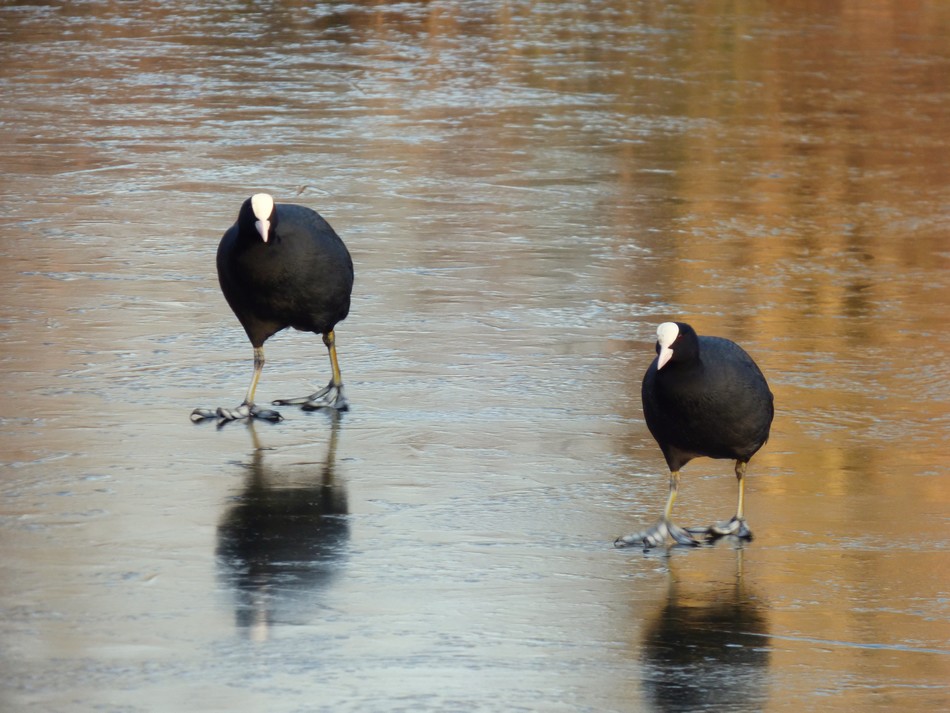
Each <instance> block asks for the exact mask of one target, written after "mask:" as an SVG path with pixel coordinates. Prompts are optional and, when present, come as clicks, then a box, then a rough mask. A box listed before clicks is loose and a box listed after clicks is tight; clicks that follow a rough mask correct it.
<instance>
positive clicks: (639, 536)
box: [614, 470, 699, 549]
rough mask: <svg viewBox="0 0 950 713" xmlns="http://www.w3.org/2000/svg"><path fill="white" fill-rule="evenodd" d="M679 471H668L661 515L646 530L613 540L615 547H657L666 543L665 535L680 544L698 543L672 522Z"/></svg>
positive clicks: (692, 544)
mask: <svg viewBox="0 0 950 713" xmlns="http://www.w3.org/2000/svg"><path fill="white" fill-rule="evenodd" d="M679 485H680V472H679V471H678V470H673V471H670V493H669V496H667V498H666V508H665V509H664V510H663V517H662V518H660V520H659V521H658V522H657V523H656V524H655V525H653V526H652V527H648V528H647V529H646V530H641V531H640V532H635V533H633V534H630V535H624V536H623V537H618V538H617V539H616V540H614V546H615V547H629V546H630V545H639V546H642V547H643V548H644V549H646V548H650V547H659V546H660V545H662V544H664V543H666V538H667V535H669V536H670V537H671V538H673V540H674V541H675V542H677V543H678V544H680V545H690V546H695V545H698V544H699V542H698V541H696V540H695V539H694V538H693V536H692V535H691V534H690V533H689V532H687V531H686V530H684V529H683V528H682V527H679V526H677V525H674V524H673V519H672V515H673V503H675V502H676V494H677V493H678V492H679Z"/></svg>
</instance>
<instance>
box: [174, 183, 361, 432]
mask: <svg viewBox="0 0 950 713" xmlns="http://www.w3.org/2000/svg"><path fill="white" fill-rule="evenodd" d="M217 262H218V281H219V282H220V283H221V291H222V292H223V293H224V298H225V299H226V300H227V301H228V304H229V305H230V306H231V309H232V310H233V312H234V314H235V315H236V316H237V318H238V320H239V321H240V322H241V325H242V326H243V327H244V331H245V332H247V336H248V339H250V340H251V345H252V346H253V347H254V373H253V376H252V377H251V384H250V386H249V387H248V390H247V395H246V396H245V398H244V402H243V403H242V404H241V405H240V406H238V407H237V408H236V409H226V408H218V409H217V410H211V409H205V408H198V409H195V410H194V411H193V412H192V414H191V419H192V420H193V421H195V422H197V421H202V420H204V419H207V418H214V417H217V418H219V419H221V420H223V421H232V420H235V419H239V418H261V419H266V420H269V421H279V420H281V418H282V417H281V415H280V414H279V413H277V412H276V411H274V410H272V409H263V408H260V407H259V406H257V405H256V404H255V403H254V394H255V391H256V389H257V382H258V380H259V379H260V376H261V371H262V370H263V368H264V342H265V341H267V340H268V339H269V338H270V337H271V336H273V335H274V334H275V333H276V332H279V331H280V330H282V329H286V328H287V327H294V328H295V329H299V330H301V331H305V332H315V333H317V334H320V335H322V337H323V343H324V344H325V345H326V347H327V350H328V354H329V357H330V368H331V378H330V383H329V384H327V386H326V387H325V388H323V389H321V390H320V391H317V392H316V393H313V394H311V395H309V396H305V397H302V398H294V399H278V400H277V401H274V403H275V404H300V405H302V407H303V408H304V409H305V410H313V409H319V408H330V409H335V410H337V411H346V410H347V409H348V408H349V404H348V402H347V400H346V397H345V396H344V395H343V377H342V375H341V374H340V365H339V361H338V359H337V353H336V336H335V334H334V327H335V326H336V324H337V323H338V322H341V321H342V320H344V319H345V318H346V316H347V314H348V313H349V311H350V294H351V292H352V291H353V261H352V260H351V259H350V253H349V251H347V249H346V245H344V244H343V241H342V240H340V237H339V236H338V235H337V234H336V233H335V232H334V230H333V228H331V227H330V225H329V224H328V223H327V222H326V221H325V220H324V219H323V218H321V217H320V216H319V215H318V214H317V213H316V212H314V211H312V210H310V208H305V207H304V206H300V205H290V204H277V203H274V199H273V197H271V196H270V195H269V194H267V193H257V194H255V195H253V196H251V197H250V198H248V199H247V200H246V201H244V203H243V204H242V205H241V210H240V211H239V212H238V219H237V222H235V224H234V225H232V226H231V227H230V228H228V230H227V232H226V233H225V234H224V236H223V237H222V238H221V242H220V243H219V244H218V259H217Z"/></svg>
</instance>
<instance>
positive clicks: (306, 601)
mask: <svg viewBox="0 0 950 713" xmlns="http://www.w3.org/2000/svg"><path fill="white" fill-rule="evenodd" d="M329 418H330V419H331V422H332V423H331V430H330V436H329V442H328V443H327V455H326V460H325V461H324V462H323V463H322V464H316V463H306V464H303V463H295V464H292V465H288V466H282V467H280V468H275V467H272V466H268V465H266V463H265V461H266V459H267V451H266V449H264V448H262V447H261V446H260V440H259V436H258V434H257V430H256V425H255V424H254V423H250V424H248V425H247V428H249V429H250V430H251V433H252V436H253V441H254V454H253V456H252V459H251V462H250V463H249V464H248V469H249V473H248V476H247V482H246V484H245V486H244V490H243V491H242V492H241V494H240V495H239V496H238V497H237V504H235V505H232V506H231V507H229V508H228V509H227V510H226V511H225V513H224V515H223V516H222V518H221V522H220V524H219V525H218V546H217V551H216V555H217V558H218V562H219V566H220V568H221V569H220V576H221V579H222V580H223V581H225V582H226V583H227V584H228V586H229V587H231V588H232V589H233V590H234V597H235V605H234V606H235V618H236V624H237V626H238V628H239V629H241V630H243V631H245V632H246V633H247V635H248V636H249V637H250V638H252V639H255V640H258V641H261V640H265V639H267V638H268V636H269V634H270V629H271V627H272V626H275V625H294V624H306V623H308V622H310V621H311V620H312V619H313V617H314V616H317V612H318V611H319V606H318V605H316V606H315V604H314V602H315V599H316V598H318V596H319V593H320V591H321V590H322V589H324V588H325V587H327V586H328V585H329V584H330V583H331V582H332V581H333V579H334V577H335V576H336V574H337V573H338V572H339V570H340V568H341V567H342V565H343V560H344V559H345V556H346V547H347V543H348V541H349V537H350V524H349V519H348V518H347V514H348V508H347V497H346V489H345V487H344V485H343V484H342V483H340V482H339V481H338V480H336V479H335V478H334V467H335V462H336V448H337V439H338V434H339V429H340V424H339V421H340V417H339V414H329ZM225 427H233V424H229V425H228V426H225Z"/></svg>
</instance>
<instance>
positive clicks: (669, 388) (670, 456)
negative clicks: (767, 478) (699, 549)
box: [615, 322, 774, 547]
mask: <svg viewBox="0 0 950 713" xmlns="http://www.w3.org/2000/svg"><path fill="white" fill-rule="evenodd" d="M656 353H657V356H656V358H655V359H654V360H653V363H651V364H650V366H649V368H648V369H647V371H646V374H644V376H643V386H642V389H641V396H642V398H643V416H644V418H645V419H646V422H647V427H648V428H649V429H650V433H652V434H653V437H654V438H655V439H656V442H657V443H658V444H659V446H660V449H661V450H662V451H663V455H664V457H665V458H666V464H667V465H668V466H669V468H670V489H669V496H668V497H667V501H666V508H665V509H664V511H663V516H662V517H661V518H660V520H659V522H657V523H656V524H655V525H653V526H652V527H650V528H648V529H646V530H643V531H640V532H635V533H633V534H630V535H626V536H624V537H620V538H618V539H617V541H616V543H615V544H617V546H620V547H624V546H627V545H637V544H640V545H643V546H644V547H657V546H659V545H661V544H662V543H663V542H665V541H666V540H667V538H668V537H672V538H673V540H675V541H676V542H678V543H680V544H683V545H697V544H699V541H698V540H696V538H695V535H697V534H698V535H703V536H705V537H706V538H707V539H715V538H717V537H723V536H725V535H735V536H737V537H740V538H744V539H751V538H752V532H751V531H750V530H749V528H748V526H747V525H746V522H745V516H744V514H743V512H744V511H743V502H744V493H745V480H744V476H745V471H746V465H747V464H748V462H749V459H750V458H751V457H752V456H753V455H754V454H755V453H756V452H757V451H758V450H759V449H760V448H761V447H762V446H763V445H764V444H765V442H766V441H767V440H768V437H769V429H770V428H771V425H772V416H773V414H774V407H773V405H772V392H771V391H769V385H768V383H766V381H765V377H764V376H763V375H762V372H761V371H760V370H759V367H758V366H756V364H755V362H754V361H752V357H750V356H749V355H748V354H746V353H745V351H744V350H743V349H742V348H741V347H740V346H739V345H738V344H736V343H735V342H731V341H729V340H728V339H722V338H721V337H700V336H698V335H697V334H696V332H695V330H694V329H693V328H692V327H690V326H689V325H688V324H684V323H682V322H665V323H663V324H661V325H660V326H659V327H658V328H657V342H656ZM700 456H706V457H708V458H730V459H732V460H735V462H736V468H735V469H736V478H737V479H738V481H739V498H738V502H737V504H736V514H735V517H733V518H732V519H731V520H730V521H729V522H726V523H722V524H717V525H712V526H710V527H701V528H689V529H688V530H684V529H683V528H681V527H677V526H676V525H674V524H673V521H672V512H673V503H674V502H675V501H676V494H677V492H678V490H679V482H680V468H682V467H683V466H684V465H686V464H687V463H688V462H689V461H691V460H692V459H693V458H699V457H700Z"/></svg>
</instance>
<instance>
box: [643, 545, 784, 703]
mask: <svg viewBox="0 0 950 713" xmlns="http://www.w3.org/2000/svg"><path fill="white" fill-rule="evenodd" d="M674 554H682V553H674ZM742 556H743V550H742V546H741V545H740V546H738V547H737V549H736V550H735V577H734V579H733V581H732V582H715V581H714V582H710V581H697V580H696V579H695V573H692V574H693V575H694V577H693V578H692V581H683V580H681V579H680V577H679V572H678V570H679V568H678V567H677V566H676V563H675V560H676V559H678V557H676V556H671V557H669V564H670V573H669V585H668V586H669V589H668V591H667V596H666V602H665V604H664V605H663V607H662V608H661V609H660V611H659V613H658V614H657V615H656V616H655V618H654V619H653V621H652V622H650V623H649V624H648V625H647V629H646V633H645V634H644V635H643V639H642V642H640V643H639V650H640V655H641V659H642V662H643V674H642V675H643V687H644V690H645V692H646V694H647V696H648V698H649V699H650V700H651V701H652V702H653V703H654V704H655V705H656V707H657V709H658V710H661V711H664V712H665V713H687V712H689V711H724V710H728V711H737V712H739V711H749V712H750V713H751V711H760V710H763V708H764V707H765V704H766V703H767V700H768V690H767V680H768V678H767V674H768V667H769V645H770V642H769V636H768V634H769V627H768V619H767V617H766V615H765V609H766V608H767V607H766V604H765V602H763V601H762V600H761V599H760V598H759V597H757V596H756V595H755V594H754V593H752V592H750V591H749V590H748V589H747V587H746V585H745V583H744V581H743V572H742ZM684 569H685V571H686V576H687V577H688V576H689V574H690V572H689V570H688V569H686V568H684Z"/></svg>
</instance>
